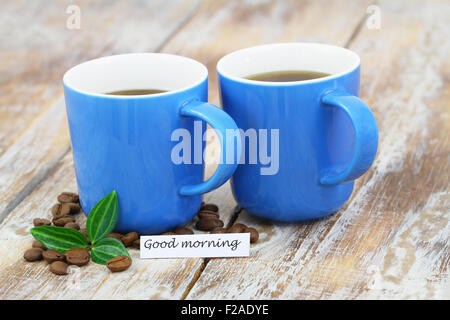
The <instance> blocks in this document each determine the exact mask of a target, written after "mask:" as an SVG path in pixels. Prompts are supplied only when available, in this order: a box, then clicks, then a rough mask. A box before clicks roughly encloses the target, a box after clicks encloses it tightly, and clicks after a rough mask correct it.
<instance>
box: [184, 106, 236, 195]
mask: <svg viewBox="0 0 450 320" xmlns="http://www.w3.org/2000/svg"><path fill="white" fill-rule="evenodd" d="M180 114H181V115H182V116H186V117H193V118H199V119H201V120H203V121H206V122H207V123H209V124H210V125H211V127H212V128H213V129H214V130H215V131H216V133H217V135H218V137H219V140H220V143H221V153H222V154H221V155H222V159H224V160H223V161H221V163H219V165H218V167H217V169H216V172H214V174H213V175H212V176H211V177H210V178H209V179H208V180H206V181H203V182H201V183H198V184H194V185H186V186H183V187H181V189H180V191H179V192H180V194H181V195H183V196H193V195H199V194H203V193H206V192H209V191H211V190H213V189H216V188H218V187H220V186H221V185H222V184H224V183H225V182H226V181H227V180H228V179H230V178H231V176H232V175H233V173H234V171H235V170H236V168H237V166H238V160H239V159H240V158H241V151H242V150H241V148H242V141H241V136H240V133H239V131H238V127H237V125H236V122H234V120H233V119H232V118H231V117H230V116H229V115H228V114H227V113H226V112H225V111H223V110H222V109H220V108H218V107H216V106H215V105H212V104H209V103H206V102H201V101H198V100H193V101H190V102H188V103H187V104H185V105H184V106H182V107H181V109H180ZM228 130H233V131H232V132H231V131H230V133H234V134H230V135H227V131H228ZM230 138H231V139H232V140H233V141H228V139H230ZM230 143H232V146H233V147H234V150H235V151H236V152H235V154H236V157H233V161H232V163H227V161H226V160H225V159H227V157H226V154H227V153H226V150H227V146H229V145H230ZM236 159H237V160H236Z"/></svg>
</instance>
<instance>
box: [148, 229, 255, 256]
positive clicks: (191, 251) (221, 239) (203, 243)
mask: <svg viewBox="0 0 450 320" xmlns="http://www.w3.org/2000/svg"><path fill="white" fill-rule="evenodd" d="M249 255H250V233H216V234H189V235H167V236H141V259H152V258H217V257H248V256H249Z"/></svg>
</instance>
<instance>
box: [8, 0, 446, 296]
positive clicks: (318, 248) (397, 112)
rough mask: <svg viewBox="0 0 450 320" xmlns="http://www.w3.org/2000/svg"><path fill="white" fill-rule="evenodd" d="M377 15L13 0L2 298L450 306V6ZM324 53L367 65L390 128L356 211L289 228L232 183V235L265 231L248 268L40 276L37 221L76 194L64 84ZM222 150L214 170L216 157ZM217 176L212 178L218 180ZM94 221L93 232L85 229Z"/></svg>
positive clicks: (149, 265) (364, 86) (187, 262)
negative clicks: (371, 21)
mask: <svg viewBox="0 0 450 320" xmlns="http://www.w3.org/2000/svg"><path fill="white" fill-rule="evenodd" d="M371 4H373V2H372V1H348V2H345V1H338V0H336V1H311V2H310V1H266V0H247V1H238V0H236V1H213V0H210V1H200V0H198V1H194V0H192V1H182V0H177V1H170V2H167V1H162V0H161V1H159V0H158V1H127V2H125V1H95V2H94V1H77V5H79V6H80V8H81V29H80V30H68V29H67V28H66V19H67V17H68V15H67V14H66V13H65V11H66V7H67V3H66V2H63V1H54V2H44V1H33V2H26V1H13V2H12V1H8V2H7V1H1V2H0V8H1V10H0V48H1V49H0V223H1V225H0V257H2V258H0V299H23V298H27V299H64V298H65V299H108V298H111V299H208V298H212V299H224V298H225V299H239V298H249V299H264V298H269V299H272V298H273V299H317V298H319V299H371V298H386V299H391V298H400V299H408V298H413V299H414V298H425V299H436V298H445V299H449V298H450V281H449V279H450V278H449V264H450V248H449V246H450V245H449V238H450V223H449V218H450V213H449V212H450V210H449V209H450V195H449V180H450V179H449V164H450V142H449V132H450V130H449V129H450V128H449V127H450V121H449V112H450V105H449V101H450V91H449V79H450V61H449V60H448V56H449V52H450V31H449V30H450V29H449V26H450V4H449V3H448V2H446V1H429V2H424V1H417V2H416V1H403V0H394V1H387V0H382V1H378V2H377V3H375V4H376V5H378V6H379V8H380V10H381V28H380V29H369V28H368V27H367V25H366V23H365V19H366V17H367V14H366V9H367V7H368V6H369V5H371ZM282 41H317V42H324V43H331V44H336V45H340V46H346V47H348V48H350V49H352V50H354V51H356V52H357V53H358V54H360V56H361V58H362V77H361V79H362V82H361V96H362V98H363V99H364V100H365V101H367V103H368V104H369V105H370V106H371V107H372V109H373V111H374V113H375V116H376V118H377V121H378V125H379V129H380V147H379V153H378V156H377V159H376V160H375V163H374V165H373V167H372V168H371V169H370V170H369V172H368V173H366V174H365V175H364V176H363V177H362V178H361V179H359V180H358V182H357V185H356V188H355V191H354V193H353V196H352V198H351V200H350V201H349V203H348V204H347V205H346V206H345V207H344V208H342V209H341V210H340V211H339V212H338V213H336V214H334V215H333V216H330V217H328V218H326V219H322V220H319V221H314V222H309V223H304V224H297V225H288V224H278V223H271V222H268V221H261V220H260V219H257V218H255V217H252V216H250V215H249V214H247V213H245V212H242V211H241V212H235V206H236V204H235V202H234V200H233V198H232V196H231V193H230V188H229V185H228V184H226V185H224V186H222V187H221V188H220V189H218V190H216V191H214V192H211V193H210V194H207V195H206V196H205V199H206V201H211V202H215V203H217V204H218V205H219V207H220V209H221V213H222V217H223V218H224V219H225V221H226V222H227V223H228V224H231V223H233V222H235V221H241V222H244V223H246V224H248V225H251V226H254V227H256V228H257V229H258V230H259V231H260V241H259V242H258V243H257V244H255V245H252V249H251V257H250V258H245V259H161V260H139V259H138V251H137V250H130V253H131V255H132V256H133V257H134V258H135V259H134V263H133V265H132V267H131V268H130V269H129V270H127V271H126V272H123V273H119V274H110V273H109V272H108V271H107V270H106V268H104V267H103V266H99V265H96V264H93V263H91V264H89V265H88V266H86V267H83V268H82V269H81V271H82V272H80V273H79V275H78V278H77V279H78V280H77V281H72V280H71V278H70V277H69V278H68V277H58V276H55V275H53V274H51V273H49V272H48V270H47V268H48V267H47V266H46V263H44V262H39V263H26V262H24V261H23V258H22V254H23V251H24V250H25V249H26V248H28V247H29V246H30V243H31V241H32V239H31V236H30V235H29V234H28V230H29V228H30V227H31V221H32V220H33V218H35V217H43V216H44V217H45V216H48V215H49V214H50V213H49V208H50V207H51V205H52V204H53V203H54V202H55V198H56V196H57V194H58V193H59V192H61V191H62V190H75V189H76V183H75V178H74V172H73V163H72V155H71V150H70V141H69V136H68V129H67V122H66V116H65V110H64V101H63V97H62V86H61V78H62V74H63V73H64V71H65V70H66V69H68V68H69V67H70V66H73V65H75V64H77V63H79V62H81V61H85V60H88V59H91V58H93V57H98V56H103V55H110V54H117V53H126V52H140V51H144V52H170V53H175V54H181V55H186V56H189V57H192V58H194V59H197V60H199V61H200V62H202V63H204V64H206V65H207V67H208V69H209V72H210V97H209V98H210V102H212V103H215V104H218V103H219V98H218V93H217V80H216V79H217V78H216V74H215V64H216V62H217V60H218V59H219V58H220V57H221V56H223V55H224V54H226V53H228V52H231V51H233V50H235V49H239V48H243V47H247V46H252V45H256V44H261V43H270V42H282ZM216 151H217V144H216V143H215V142H214V141H213V142H212V143H210V144H209V146H208V154H209V157H210V158H211V157H213V156H214V155H215V154H216V153H217V152H216ZM213 170H214V166H212V165H210V166H207V175H209V174H211V172H212V171H213ZM79 220H80V223H83V220H84V219H83V218H82V217H81V215H80V217H79Z"/></svg>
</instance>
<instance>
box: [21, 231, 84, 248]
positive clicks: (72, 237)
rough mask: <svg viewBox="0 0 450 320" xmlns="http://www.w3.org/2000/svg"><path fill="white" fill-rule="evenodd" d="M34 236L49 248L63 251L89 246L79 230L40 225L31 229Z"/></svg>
mask: <svg viewBox="0 0 450 320" xmlns="http://www.w3.org/2000/svg"><path fill="white" fill-rule="evenodd" d="M30 232H31V234H32V235H33V237H34V238H35V239H36V240H38V241H39V242H41V243H42V244H43V245H44V246H45V247H47V248H48V249H53V250H57V251H59V252H61V253H64V252H66V251H67V250H69V249H73V248H87V247H88V242H87V240H86V238H85V237H84V235H83V234H82V233H81V232H78V231H77V230H74V229H70V228H63V227H55V226H39V227H34V228H32V229H31V230H30Z"/></svg>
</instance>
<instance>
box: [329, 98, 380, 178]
mask: <svg viewBox="0 0 450 320" xmlns="http://www.w3.org/2000/svg"><path fill="white" fill-rule="evenodd" d="M322 103H323V104H324V105H325V107H337V108H340V109H341V110H343V111H344V112H345V113H346V114H347V116H348V117H349V118H350V121H351V122H352V124H353V129H354V130H355V151H354V154H353V158H352V160H351V161H350V164H349V165H348V166H347V168H346V169H345V170H344V171H342V172H340V173H338V174H332V173H326V174H324V175H322V176H321V177H320V183H322V184H324V185H334V184H338V183H346V182H350V181H353V180H355V179H357V178H359V177H360V176H361V175H362V174H363V173H364V172H366V171H367V170H368V169H369V168H370V166H371V165H372V162H373V160H374V159H375V155H376V153H377V148H378V127H377V122H376V120H375V117H374V115H373V113H372V111H371V110H370V109H369V107H368V106H367V105H366V104H365V103H364V102H363V101H362V100H361V99H359V98H358V97H356V96H354V95H351V94H349V93H346V92H339V91H331V92H328V93H325V94H324V95H323V96H322Z"/></svg>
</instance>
